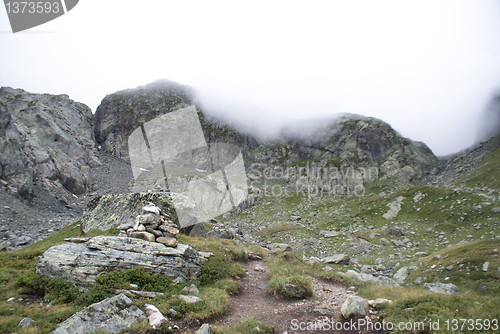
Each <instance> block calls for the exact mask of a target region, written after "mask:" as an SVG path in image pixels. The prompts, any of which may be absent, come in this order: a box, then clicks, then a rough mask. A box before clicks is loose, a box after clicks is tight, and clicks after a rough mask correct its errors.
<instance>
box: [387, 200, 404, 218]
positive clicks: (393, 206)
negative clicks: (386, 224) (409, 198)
mask: <svg viewBox="0 0 500 334" xmlns="http://www.w3.org/2000/svg"><path fill="white" fill-rule="evenodd" d="M403 200H404V197H403V196H399V197H397V198H396V199H395V200H394V201H393V202H391V203H389V204H388V205H387V206H388V207H389V211H387V212H386V213H384V214H383V215H382V217H384V218H385V219H387V220H390V219H394V218H396V216H397V215H398V213H399V211H400V210H401V204H403Z"/></svg>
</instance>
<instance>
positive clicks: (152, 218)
mask: <svg viewBox="0 0 500 334" xmlns="http://www.w3.org/2000/svg"><path fill="white" fill-rule="evenodd" d="M154 207H155V208H158V207H157V206H156V205H155V206H154ZM143 210H144V208H143ZM158 210H159V209H158ZM136 222H137V223H139V224H142V225H144V226H146V227H149V228H153V229H155V228H157V227H158V226H160V224H161V218H160V215H159V214H154V213H143V214H142V215H139V216H137V218H136Z"/></svg>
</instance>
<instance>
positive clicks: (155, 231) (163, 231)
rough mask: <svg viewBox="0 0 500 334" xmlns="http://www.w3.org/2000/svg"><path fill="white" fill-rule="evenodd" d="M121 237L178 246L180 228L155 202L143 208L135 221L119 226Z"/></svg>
mask: <svg viewBox="0 0 500 334" xmlns="http://www.w3.org/2000/svg"><path fill="white" fill-rule="evenodd" d="M118 229H119V230H120V234H119V236H120V237H130V238H137V239H142V240H146V241H151V242H158V243H160V244H164V245H165V246H168V247H177V245H178V244H179V242H178V241H177V234H179V229H178V228H177V225H176V224H175V223H174V222H173V221H172V220H170V218H169V217H168V216H167V215H166V214H164V213H163V212H161V210H160V208H159V207H157V206H156V205H154V204H151V203H150V204H148V205H146V206H145V207H143V208H142V213H141V214H140V215H138V216H137V217H136V218H135V223H133V224H132V223H130V224H122V225H120V226H118Z"/></svg>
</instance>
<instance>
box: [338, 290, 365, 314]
mask: <svg viewBox="0 0 500 334" xmlns="http://www.w3.org/2000/svg"><path fill="white" fill-rule="evenodd" d="M340 312H341V313H342V316H343V317H344V318H346V319H350V318H361V317H364V316H365V315H366V314H367V313H368V301H367V300H366V299H364V298H362V297H359V296H354V297H348V298H347V299H346V300H345V302H344V303H343V304H342V307H341V308H340Z"/></svg>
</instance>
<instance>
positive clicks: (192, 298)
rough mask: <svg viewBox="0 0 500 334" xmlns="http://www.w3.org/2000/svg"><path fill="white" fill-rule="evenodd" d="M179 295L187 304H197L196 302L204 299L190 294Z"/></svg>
mask: <svg viewBox="0 0 500 334" xmlns="http://www.w3.org/2000/svg"><path fill="white" fill-rule="evenodd" d="M177 297H179V298H180V299H181V300H182V301H184V302H185V303H186V304H195V303H197V302H201V301H202V300H203V299H201V298H200V297H196V296H189V295H178V296H177Z"/></svg>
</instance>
